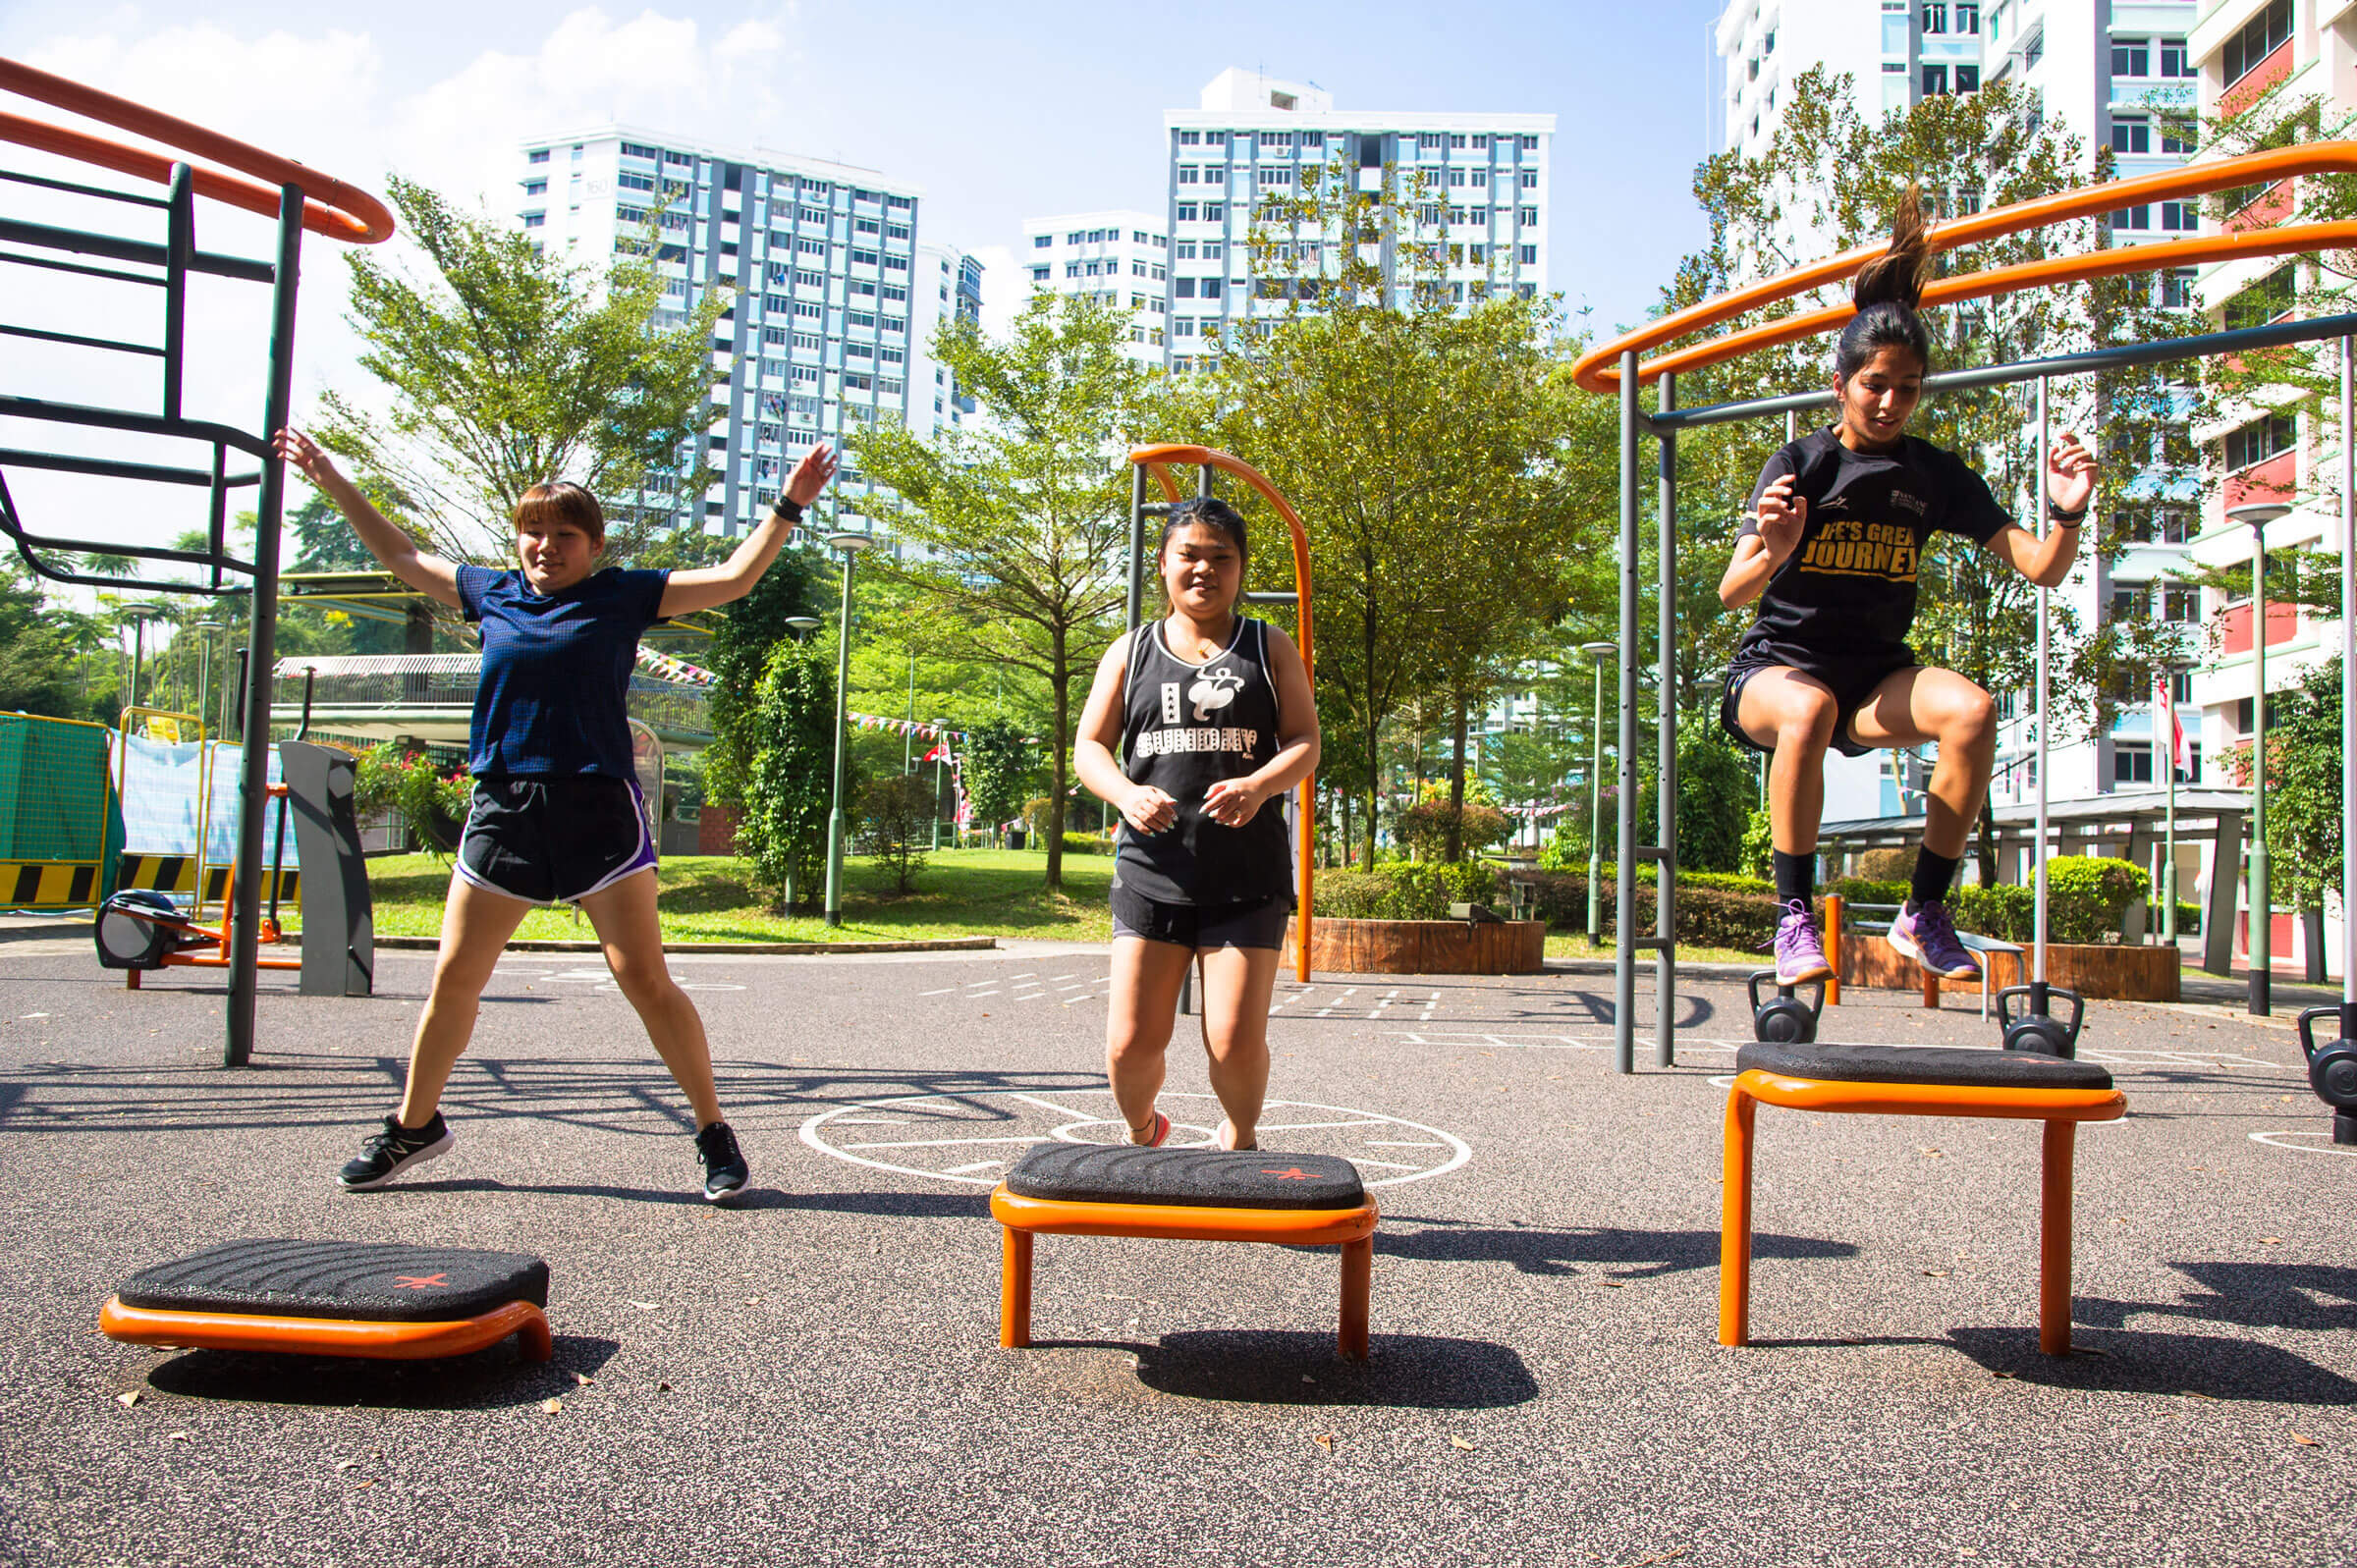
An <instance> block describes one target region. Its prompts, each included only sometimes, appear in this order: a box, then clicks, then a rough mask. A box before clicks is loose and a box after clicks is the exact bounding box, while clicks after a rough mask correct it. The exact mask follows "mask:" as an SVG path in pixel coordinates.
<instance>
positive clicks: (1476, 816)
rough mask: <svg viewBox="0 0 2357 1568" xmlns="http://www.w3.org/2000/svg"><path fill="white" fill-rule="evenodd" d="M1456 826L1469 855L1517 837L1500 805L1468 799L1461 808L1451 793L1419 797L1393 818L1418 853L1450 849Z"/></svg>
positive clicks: (1397, 829)
mask: <svg viewBox="0 0 2357 1568" xmlns="http://www.w3.org/2000/svg"><path fill="white" fill-rule="evenodd" d="M1452 826H1454V827H1456V829H1457V830H1458V833H1459V843H1460V844H1461V846H1462V852H1463V853H1465V854H1468V855H1470V854H1478V853H1480V852H1481V851H1482V850H1484V849H1487V848H1489V847H1490V846H1491V845H1492V844H1500V843H1504V842H1506V840H1507V838H1511V837H1512V836H1513V832H1514V824H1513V819H1512V818H1510V817H1508V816H1507V814H1506V813H1505V812H1503V811H1500V810H1499V809H1498V808H1497V807H1496V806H1492V805H1485V804H1483V803H1482V802H1480V801H1477V800H1467V801H1466V802H1465V803H1464V805H1463V806H1462V807H1461V808H1460V807H1457V806H1453V805H1451V804H1450V803H1449V800H1448V797H1447V796H1445V795H1444V796H1442V797H1440V798H1438V799H1433V800H1419V801H1417V802H1416V803H1415V804H1414V805H1412V806H1409V807H1408V808H1407V809H1406V810H1404V811H1401V812H1399V813H1398V815H1397V816H1395V817H1393V818H1392V831H1393V832H1394V833H1395V834H1397V835H1398V837H1399V838H1401V839H1402V840H1403V841H1405V842H1406V843H1408V844H1409V845H1411V846H1412V847H1413V848H1414V849H1415V850H1416V852H1417V853H1419V854H1422V855H1426V856H1434V855H1440V854H1445V853H1447V851H1448V844H1449V830H1450V828H1451V827H1452Z"/></svg>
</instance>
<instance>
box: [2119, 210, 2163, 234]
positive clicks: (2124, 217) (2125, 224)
mask: <svg viewBox="0 0 2357 1568" xmlns="http://www.w3.org/2000/svg"><path fill="white" fill-rule="evenodd" d="M2152 226H2153V209H2152V208H2151V207H2150V206H2143V207H2120V208H2118V209H2117V210H2115V211H2114V212H2113V213H2112V214H2111V230H2112V232H2113V233H2114V234H2117V233H2119V232H2120V231H2122V230H2126V229H2150V228H2151V227H2152Z"/></svg>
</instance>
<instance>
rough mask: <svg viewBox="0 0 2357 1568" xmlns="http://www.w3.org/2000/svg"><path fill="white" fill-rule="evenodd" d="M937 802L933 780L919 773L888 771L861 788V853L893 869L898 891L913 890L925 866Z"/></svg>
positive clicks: (894, 885) (859, 832)
mask: <svg viewBox="0 0 2357 1568" xmlns="http://www.w3.org/2000/svg"><path fill="white" fill-rule="evenodd" d="M935 803H936V801H935V797H934V794H933V782H932V781H931V780H930V779H926V778H923V777H921V776H919V775H916V774H908V773H893V774H886V775H884V776H883V777H881V778H877V779H873V780H870V781H869V782H868V784H867V785H866V786H865V787H864V788H862V789H861V790H860V791H859V828H858V833H857V836H856V840H857V844H858V849H859V853H861V854H863V855H873V856H875V857H876V859H877V860H879V861H880V862H882V863H883V864H884V865H885V866H887V867H888V868H890V869H891V871H892V875H893V890H894V891H895V892H910V891H912V890H913V889H914V887H915V886H916V876H917V873H918V872H920V871H923V870H924V869H925V849H926V846H927V845H928V844H929V843H930V842H931V841H932V834H933V808H934V805H935Z"/></svg>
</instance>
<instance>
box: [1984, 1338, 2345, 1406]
mask: <svg viewBox="0 0 2357 1568" xmlns="http://www.w3.org/2000/svg"><path fill="white" fill-rule="evenodd" d="M1948 1339H1949V1342H1950V1343H1952V1344H1953V1345H1955V1347H1956V1348H1957V1349H1958V1350H1961V1351H1963V1352H1964V1354H1966V1355H1967V1356H1970V1357H1971V1358H1972V1359H1973V1360H1974V1361H1977V1362H1979V1363H1980V1364H1981V1365H1982V1366H1983V1367H1986V1368H1988V1369H1989V1371H1990V1372H1992V1373H1994V1374H1996V1375H1997V1376H1998V1377H2001V1378H2016V1379H2020V1380H2021V1381H2023V1382H2028V1383H2038V1384H2040V1385H2042V1386H2045V1387H2050V1388H2082V1389H2100V1390H2104V1391H2107V1392H2112V1393H2140V1394H2190V1395H2195V1396H2198V1397H2201V1398H2206V1399H2256V1400H2265V1401H2267V1402H2269V1403H2272V1404H2284V1405H2330V1406H2335V1407H2339V1408H2343V1409H2345V1408H2347V1407H2348V1406H2349V1405H2351V1404H2353V1403H2357V1382H2351V1381H2350V1380H2349V1379H2346V1378H2343V1377H2342V1376H2340V1375H2339V1374H2338V1373H2336V1372H2331V1371H2329V1370H2328V1369H2326V1368H2323V1367H2320V1366H2318V1365H2317V1364H2316V1363H2315V1362H2313V1361H2310V1360H2309V1359H2308V1358H2306V1357H2305V1356H2298V1355H2294V1354H2293V1353H2292V1352H2290V1351H2288V1350H2284V1349H2280V1348H2278V1347H2277V1346H2275V1345H2270V1344H2262V1343H2259V1342H2256V1341H2254V1340H2248V1339H2225V1338H2220V1336H2218V1335H2216V1334H2165V1333H2154V1332H2152V1331H2150V1330H2149V1329H2133V1330H2128V1331H2123V1332H2118V1333H2092V1334H2091V1333H2086V1332H2083V1331H2082V1332H2081V1333H2080V1334H2078V1335H2077V1336H2076V1337H2075V1340H2074V1343H2073V1347H2072V1352H2071V1354H2070V1355H2068V1356H2047V1355H2041V1354H2040V1353H2039V1350H2038V1331H2037V1329H2035V1328H2026V1327H2023V1328H1954V1329H1950V1330H1949V1331H1948Z"/></svg>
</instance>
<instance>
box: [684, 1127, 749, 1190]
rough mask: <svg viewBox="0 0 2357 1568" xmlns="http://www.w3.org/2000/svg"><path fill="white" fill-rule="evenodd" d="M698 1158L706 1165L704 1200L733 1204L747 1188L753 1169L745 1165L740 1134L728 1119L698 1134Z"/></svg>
mask: <svg viewBox="0 0 2357 1568" xmlns="http://www.w3.org/2000/svg"><path fill="white" fill-rule="evenodd" d="M695 1158H696V1159H697V1160H698V1161H700V1162H702V1163H703V1167H704V1202H706V1203H733V1202H735V1201H736V1198H737V1195H738V1194H740V1193H741V1192H743V1191H744V1182H745V1178H746V1177H748V1176H750V1175H751V1174H752V1171H750V1170H749V1169H747V1168H746V1167H745V1163H744V1151H743V1150H741V1149H740V1148H738V1147H737V1134H736V1133H735V1132H733V1131H731V1130H730V1127H729V1124H728V1123H727V1122H725V1121H716V1122H714V1123H712V1125H711V1126H709V1127H706V1128H704V1129H703V1130H702V1131H700V1132H698V1133H697V1134H696V1135H695Z"/></svg>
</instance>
